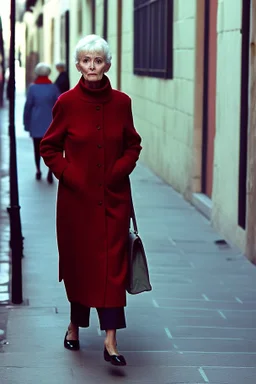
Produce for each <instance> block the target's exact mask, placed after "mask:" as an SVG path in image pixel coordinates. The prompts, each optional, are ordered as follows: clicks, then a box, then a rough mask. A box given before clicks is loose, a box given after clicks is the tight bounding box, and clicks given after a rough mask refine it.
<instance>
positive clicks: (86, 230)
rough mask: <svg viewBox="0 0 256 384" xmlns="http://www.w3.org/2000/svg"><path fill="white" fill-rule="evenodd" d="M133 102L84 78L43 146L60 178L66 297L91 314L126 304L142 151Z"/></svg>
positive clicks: (59, 108) (58, 109)
mask: <svg viewBox="0 0 256 384" xmlns="http://www.w3.org/2000/svg"><path fill="white" fill-rule="evenodd" d="M140 142H141V138H140V136H139V135H138V133H137V132H136V130H135V128H134V125H133V118H132V111H131V100H130V98H129V97H128V96H127V95H126V94H124V93H122V92H119V91H116V90H113V89H112V88H111V85H110V82H109V79H108V78H107V77H106V76H105V75H104V77H103V80H102V86H101V88H100V89H91V88H88V86H86V84H85V82H84V80H83V78H81V79H80V81H79V82H78V84H77V85H76V86H75V87H74V88H73V89H71V90H70V91H68V92H66V93H64V94H62V95H61V96H60V97H59V99H58V101H57V102H56V104H55V106H54V108H53V120H52V123H51V125H50V127H49V129H48V131H47V132H46V134H45V136H44V138H43V140H42V142H41V156H42V157H43V159H44V161H45V163H46V165H47V166H48V167H49V168H50V169H51V170H52V171H53V173H54V175H55V176H56V177H57V179H59V187H58V197H57V240H58V249H59V280H60V281H61V280H62V279H63V280H64V284H65V287H66V292H67V297H68V299H69V301H74V302H78V303H81V304H83V305H86V306H88V307H121V306H125V305H126V293H125V280H126V276H127V240H128V231H129V223H130V212H131V204H130V197H131V190H130V180H129V174H130V173H131V172H132V171H133V169H134V167H135V165H136V161H137V160H138V157H139V153H140V150H141V146H140Z"/></svg>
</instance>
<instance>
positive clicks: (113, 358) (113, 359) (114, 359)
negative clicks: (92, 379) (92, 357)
mask: <svg viewBox="0 0 256 384" xmlns="http://www.w3.org/2000/svg"><path fill="white" fill-rule="evenodd" d="M104 359H105V361H108V362H110V363H111V364H113V365H116V366H119V367H123V366H124V365H126V361H125V358H124V356H122V355H110V354H109V353H108V351H107V348H106V347H105V348H104Z"/></svg>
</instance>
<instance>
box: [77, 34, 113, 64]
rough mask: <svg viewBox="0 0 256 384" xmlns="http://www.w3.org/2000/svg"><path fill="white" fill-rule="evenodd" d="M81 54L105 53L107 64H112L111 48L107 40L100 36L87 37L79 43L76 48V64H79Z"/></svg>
mask: <svg viewBox="0 0 256 384" xmlns="http://www.w3.org/2000/svg"><path fill="white" fill-rule="evenodd" d="M81 52H88V53H89V52H90V53H94V52H97V53H103V54H104V56H105V60H106V63H108V64H110V63H111V59H112V55H111V52H110V48H109V45H108V43H107V42H106V40H104V39H103V38H102V37H100V36H98V35H87V36H85V37H83V38H82V39H81V40H79V41H78V43H77V45H76V47H75V54H74V56H75V63H76V64H77V63H78V62H79V56H80V53H81Z"/></svg>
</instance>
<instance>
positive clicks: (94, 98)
mask: <svg viewBox="0 0 256 384" xmlns="http://www.w3.org/2000/svg"><path fill="white" fill-rule="evenodd" d="M75 88H76V89H77V91H78V92H79V94H80V96H81V98H82V99H84V100H86V101H87V102H89V103H100V104H104V103H107V102H108V101H110V99H111V98H112V87H111V84H110V81H109V78H108V77H107V76H106V75H103V78H102V80H101V87H100V88H89V87H88V86H87V84H86V83H85V81H84V78H83V76H82V77H81V78H80V80H79V82H78V84H77V85H76V87H75Z"/></svg>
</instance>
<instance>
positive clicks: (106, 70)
mask: <svg viewBox="0 0 256 384" xmlns="http://www.w3.org/2000/svg"><path fill="white" fill-rule="evenodd" d="M110 67H111V63H108V64H106V67H105V71H104V72H105V73H107V72H108V71H109V69H110Z"/></svg>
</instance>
